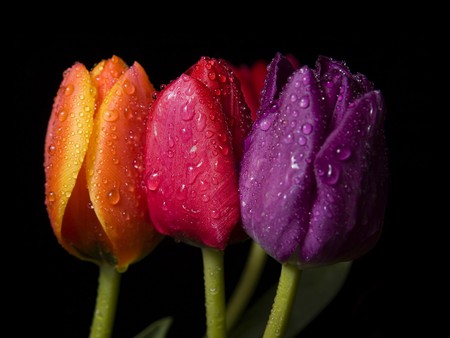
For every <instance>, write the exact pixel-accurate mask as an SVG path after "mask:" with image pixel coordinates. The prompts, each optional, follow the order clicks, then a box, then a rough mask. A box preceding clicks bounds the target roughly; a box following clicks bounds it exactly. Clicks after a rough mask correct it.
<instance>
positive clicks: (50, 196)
mask: <svg viewBox="0 0 450 338" xmlns="http://www.w3.org/2000/svg"><path fill="white" fill-rule="evenodd" d="M55 200H56V194H55V193H54V192H53V191H50V192H49V193H48V195H47V201H48V202H50V203H53V202H55Z"/></svg>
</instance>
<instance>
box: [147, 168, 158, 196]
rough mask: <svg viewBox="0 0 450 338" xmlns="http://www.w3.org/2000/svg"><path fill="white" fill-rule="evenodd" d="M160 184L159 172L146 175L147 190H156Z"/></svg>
mask: <svg viewBox="0 0 450 338" xmlns="http://www.w3.org/2000/svg"><path fill="white" fill-rule="evenodd" d="M160 183H161V172H159V171H157V172H154V173H151V174H150V175H148V177H147V188H148V190H151V191H155V190H156V189H158V187H159V184H160Z"/></svg>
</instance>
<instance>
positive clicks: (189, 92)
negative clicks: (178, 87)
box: [184, 86, 194, 96]
mask: <svg viewBox="0 0 450 338" xmlns="http://www.w3.org/2000/svg"><path fill="white" fill-rule="evenodd" d="M184 93H185V94H186V96H192V94H194V89H193V88H192V86H189V87H187V88H186V91H185V92H184Z"/></svg>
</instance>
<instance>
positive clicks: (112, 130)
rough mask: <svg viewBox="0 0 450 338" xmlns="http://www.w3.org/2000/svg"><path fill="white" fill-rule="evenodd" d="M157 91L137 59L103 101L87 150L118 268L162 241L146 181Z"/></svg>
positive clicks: (92, 185) (92, 189) (94, 193)
mask: <svg viewBox="0 0 450 338" xmlns="http://www.w3.org/2000/svg"><path fill="white" fill-rule="evenodd" d="M153 92H154V88H153V86H152V84H151V83H150V81H149V79H148V77H147V75H146V73H145V71H144V69H143V68H142V67H141V66H140V65H139V64H138V63H136V62H135V63H134V64H133V66H132V67H130V68H129V69H128V70H127V71H126V72H125V73H124V74H123V75H122V76H121V77H120V78H119V79H118V81H117V82H116V83H115V84H114V85H113V87H112V88H111V90H110V91H109V92H108V93H107V95H106V97H105V99H104V101H103V102H102V104H101V106H100V107H99V109H98V112H97V115H96V118H95V126H94V132H93V138H92V140H91V143H90V146H89V149H88V153H87V155H86V161H87V162H86V164H87V165H86V169H87V182H88V189H89V194H90V198H91V201H92V204H93V206H94V210H95V212H96V214H97V216H98V219H99V221H100V223H101V224H102V227H103V230H104V232H105V233H106V235H107V237H108V238H109V240H110V241H111V244H112V250H113V253H114V256H115V257H118V258H119V261H118V262H117V264H118V268H119V269H126V267H127V266H128V264H130V263H132V262H134V261H136V260H137V259H139V258H140V257H142V256H144V255H145V254H146V253H148V252H149V251H150V250H151V249H153V247H154V246H155V245H156V243H157V241H155V238H156V236H157V234H156V231H155V229H154V228H153V227H152V225H151V221H150V217H149V215H148V210H147V206H146V198H145V188H144V187H143V186H142V180H143V174H144V142H145V132H146V124H147V120H148V117H149V112H150V105H151V103H152V101H153V99H152V94H153ZM142 238H146V240H145V241H143V240H142Z"/></svg>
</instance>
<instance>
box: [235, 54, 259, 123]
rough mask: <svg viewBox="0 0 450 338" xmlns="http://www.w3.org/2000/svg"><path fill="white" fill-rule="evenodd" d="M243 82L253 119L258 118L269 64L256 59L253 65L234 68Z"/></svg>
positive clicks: (243, 90)
mask: <svg viewBox="0 0 450 338" xmlns="http://www.w3.org/2000/svg"><path fill="white" fill-rule="evenodd" d="M233 71H234V73H235V74H236V76H237V77H238V78H239V81H240V82H241V89H242V94H243V95H244V98H245V101H246V102H247V105H248V107H249V109H250V111H251V116H252V120H256V111H257V110H258V108H259V101H260V97H261V91H262V89H263V87H264V80H265V78H266V74H267V64H266V62H265V61H263V60H258V61H256V62H255V63H254V64H253V65H252V66H251V67H249V66H247V65H245V64H243V65H240V66H239V67H234V68H233Z"/></svg>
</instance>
